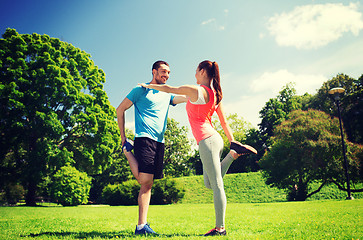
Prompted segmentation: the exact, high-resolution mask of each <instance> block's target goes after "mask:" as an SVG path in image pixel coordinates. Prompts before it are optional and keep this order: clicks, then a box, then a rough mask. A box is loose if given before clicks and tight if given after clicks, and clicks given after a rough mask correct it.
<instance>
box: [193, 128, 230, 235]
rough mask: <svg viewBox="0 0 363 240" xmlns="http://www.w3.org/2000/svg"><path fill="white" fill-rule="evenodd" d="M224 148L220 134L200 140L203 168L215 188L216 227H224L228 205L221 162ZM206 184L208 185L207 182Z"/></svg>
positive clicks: (213, 188)
mask: <svg viewBox="0 0 363 240" xmlns="http://www.w3.org/2000/svg"><path fill="white" fill-rule="evenodd" d="M222 149H223V140H222V138H221V137H220V135H219V134H215V135H213V136H211V137H209V138H207V139H204V140H202V141H200V142H199V154H200V158H201V160H202V163H203V170H204V171H205V173H206V177H207V180H209V184H210V186H211V188H212V190H213V199H214V209H215V214H216V227H218V228H220V227H224V220H225V213H226V205H227V200H226V194H225V192H224V186H223V178H222V174H221V163H220V156H221V151H222ZM204 180H206V178H204ZM205 184H206V185H207V183H206V182H205Z"/></svg>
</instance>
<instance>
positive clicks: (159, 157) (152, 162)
mask: <svg viewBox="0 0 363 240" xmlns="http://www.w3.org/2000/svg"><path fill="white" fill-rule="evenodd" d="M164 149H165V147H164V143H160V142H157V141H155V140H152V139H150V138H147V137H137V138H135V141H134V155H135V158H136V160H137V162H138V163H139V172H143V173H149V174H154V179H160V178H163V167H164Z"/></svg>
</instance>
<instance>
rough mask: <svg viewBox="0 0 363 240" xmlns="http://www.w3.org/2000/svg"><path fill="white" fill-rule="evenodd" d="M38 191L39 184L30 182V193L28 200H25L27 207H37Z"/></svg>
mask: <svg viewBox="0 0 363 240" xmlns="http://www.w3.org/2000/svg"><path fill="white" fill-rule="evenodd" d="M36 190H37V184H36V183H35V182H34V181H33V180H30V181H29V183H28V192H27V194H26V198H25V203H26V205H27V206H36V205H37V203H36V201H35V198H36V195H35V193H36Z"/></svg>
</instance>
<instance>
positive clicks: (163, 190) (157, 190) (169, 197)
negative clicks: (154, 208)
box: [151, 178, 185, 205]
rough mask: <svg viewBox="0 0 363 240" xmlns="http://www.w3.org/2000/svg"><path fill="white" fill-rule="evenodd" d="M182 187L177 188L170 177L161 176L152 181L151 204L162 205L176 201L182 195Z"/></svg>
mask: <svg viewBox="0 0 363 240" xmlns="http://www.w3.org/2000/svg"><path fill="white" fill-rule="evenodd" d="M184 192H185V191H184V189H179V188H178V187H177V185H176V181H175V180H174V179H172V178H163V179H158V180H155V181H154V186H153V188H152V196H151V204H155V205H163V204H171V203H177V202H178V201H179V200H180V199H182V198H183V197H184Z"/></svg>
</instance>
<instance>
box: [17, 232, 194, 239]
mask: <svg viewBox="0 0 363 240" xmlns="http://www.w3.org/2000/svg"><path fill="white" fill-rule="evenodd" d="M43 236H47V237H66V236H70V237H74V238H81V239H88V238H96V237H97V238H106V239H107V238H126V237H127V238H138V237H139V236H137V235H135V234H134V232H133V231H119V232H97V231H93V232H43V233H36V234H34V233H31V234H29V235H22V236H21V237H34V238H36V237H43ZM191 236H201V235H197V234H183V233H175V234H159V235H148V236H147V237H165V238H169V237H186V238H188V237H191Z"/></svg>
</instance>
